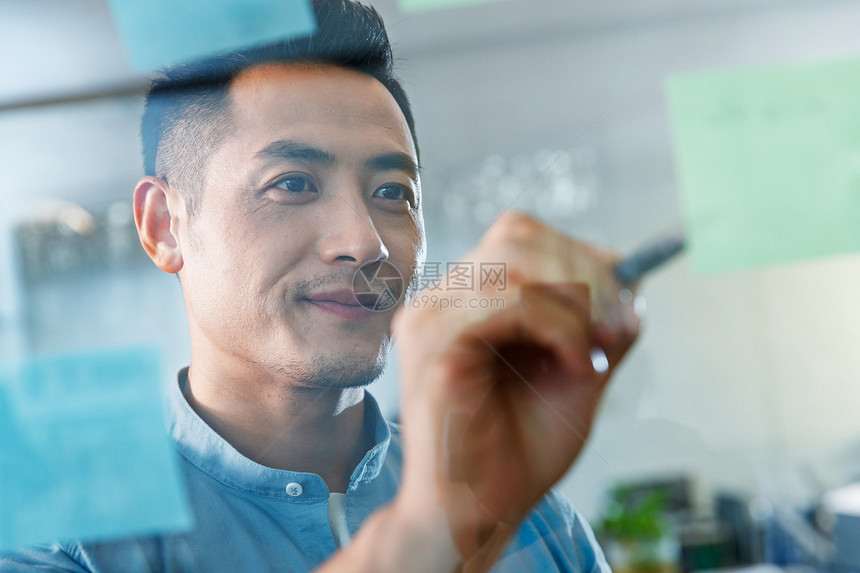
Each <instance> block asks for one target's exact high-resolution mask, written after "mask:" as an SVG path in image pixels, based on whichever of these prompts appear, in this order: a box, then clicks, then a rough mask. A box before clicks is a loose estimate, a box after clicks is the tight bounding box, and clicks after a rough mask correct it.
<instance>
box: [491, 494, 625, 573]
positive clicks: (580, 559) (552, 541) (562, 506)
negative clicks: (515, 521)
mask: <svg viewBox="0 0 860 573" xmlns="http://www.w3.org/2000/svg"><path fill="white" fill-rule="evenodd" d="M506 571H564V572H568V571H569V572H577V573H609V571H610V569H609V565H608V564H607V563H606V558H605V557H604V555H603V550H602V549H601V548H600V546H599V545H598V543H597V540H596V539H595V537H594V532H593V531H592V530H591V526H590V525H589V524H588V522H587V521H586V520H585V518H583V517H582V515H581V514H580V513H579V512H578V511H576V510H575V509H574V507H573V505H571V503H570V501H568V500H567V498H565V497H564V496H563V495H561V494H560V493H558V492H557V491H555V490H551V491H550V492H549V493H548V494H547V495H546V496H544V498H543V499H541V501H540V502H539V503H538V504H537V505H536V506H535V507H534V509H533V510H532V512H531V513H530V514H529V515H528V517H527V518H526V520H525V521H524V522H523V523H522V524H521V525H520V527H519V529H518V530H517V534H516V536H515V537H514V539H513V540H512V541H511V543H510V544H509V545H508V547H507V549H506V550H505V553H504V555H503V556H502V558H501V559H500V560H499V563H497V564H496V567H495V568H494V569H493V573H502V572H506Z"/></svg>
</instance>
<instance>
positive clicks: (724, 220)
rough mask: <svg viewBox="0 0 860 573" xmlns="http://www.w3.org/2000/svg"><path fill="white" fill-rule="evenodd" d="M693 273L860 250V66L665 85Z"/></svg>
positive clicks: (777, 70)
mask: <svg viewBox="0 0 860 573" xmlns="http://www.w3.org/2000/svg"><path fill="white" fill-rule="evenodd" d="M667 91H668V101H669V111H670V114H671V118H672V125H673V132H674V146H675V162H676V168H677V174H678V178H679V184H680V188H681V198H682V208H683V211H684V216H685V218H686V223H687V234H688V247H689V250H690V254H691V256H692V264H693V268H694V270H695V271H696V272H698V273H700V274H708V273H717V272H723V271H731V270H738V269H748V268H753V267H759V266H763V265H772V264H776V263H783V262H788V261H793V260H799V259H807V258H811V257H821V256H825V255H831V254H836V253H846V252H851V251H857V250H860V60H842V61H833V62H826V63H817V64H801V65H783V66H773V67H764V68H758V69H747V70H736V71H723V72H709V73H694V74H689V75H681V76H675V77H671V78H670V79H669V80H668V82H667Z"/></svg>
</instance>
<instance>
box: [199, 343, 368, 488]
mask: <svg viewBox="0 0 860 573" xmlns="http://www.w3.org/2000/svg"><path fill="white" fill-rule="evenodd" d="M200 364H201V362H200V361H197V362H195V360H194V357H193V356H192V360H191V366H190V367H189V369H188V383H187V384H186V387H185V397H186V399H187V400H188V403H189V404H190V405H191V407H192V408H193V409H194V410H195V411H196V412H197V414H198V415H199V416H200V417H201V418H202V419H203V420H204V421H205V422H206V423H207V424H208V425H209V426H210V427H211V428H212V429H213V430H215V432H217V433H218V434H219V435H220V436H221V437H223V438H224V439H225V440H227V441H228V442H229V443H230V444H231V445H232V446H233V447H234V448H236V450H237V451H239V453H241V454H242V455H244V456H245V457H247V458H249V459H251V460H253V461H255V462H257V463H259V464H262V465H264V466H268V467H272V468H276V469H285V470H291V471H299V472H310V473H315V474H317V475H319V476H320V477H322V478H323V480H325V482H326V484H327V485H328V487H329V489H330V490H331V491H334V492H346V488H347V486H348V485H349V477H350V475H351V474H352V471H353V470H354V469H355V467H356V465H358V463H359V462H360V461H361V459H362V458H363V457H364V454H365V453H366V452H367V450H368V449H369V448H370V447H371V446H372V443H371V442H372V437H371V436H370V435H369V433H368V432H367V431H365V430H364V389H363V388H308V387H300V386H298V385H296V384H295V383H294V382H293V381H292V380H290V379H289V378H288V377H286V376H283V375H273V373H271V372H268V371H262V372H261V371H255V369H254V368H253V367H248V366H245V367H243V368H241V369H239V370H238V371H233V372H230V371H229V370H228V371H225V370H224V369H219V368H217V367H216V368H212V367H211V366H210V368H208V369H207V368H206V367H205V366H204V367H201V366H200ZM202 364H209V365H211V364H213V362H210V361H203V362H202Z"/></svg>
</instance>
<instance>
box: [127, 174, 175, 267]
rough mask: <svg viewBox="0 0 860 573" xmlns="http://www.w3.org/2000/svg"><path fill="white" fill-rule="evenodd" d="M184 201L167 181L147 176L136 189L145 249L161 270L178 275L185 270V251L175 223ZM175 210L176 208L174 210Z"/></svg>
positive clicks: (136, 209) (136, 214) (137, 221)
mask: <svg viewBox="0 0 860 573" xmlns="http://www.w3.org/2000/svg"><path fill="white" fill-rule="evenodd" d="M180 204H181V201H180V200H179V197H177V196H176V192H175V191H174V190H173V189H171V188H170V185H168V184H167V181H165V180H164V179H161V178H159V177H151V176H146V177H144V178H143V179H141V180H140V181H138V182H137V186H136V187H135V188H134V223H135V225H137V234H138V236H140V243H141V244H142V245H143V250H145V251H146V254H147V255H149V258H150V259H152V262H154V263H155V264H156V266H157V267H158V268H160V269H161V270H163V271H165V272H168V273H178V272H179V270H180V269H181V268H182V251H181V249H180V247H179V238H178V237H177V236H176V229H174V228H172V227H171V220H172V219H173V216H174V215H177V213H171V210H174V211H175V210H177V209H179V205H180ZM171 207H172V209H171Z"/></svg>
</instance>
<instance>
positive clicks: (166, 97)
mask: <svg viewBox="0 0 860 573" xmlns="http://www.w3.org/2000/svg"><path fill="white" fill-rule="evenodd" d="M312 6H313V11H314V15H315V16H316V23H317V27H316V30H315V31H314V32H313V33H312V34H311V35H309V36H304V37H301V38H294V39H289V40H285V41H280V42H275V43H271V44H265V45H260V46H254V47H252V48H249V49H245V50H241V51H237V52H232V53H229V54H223V55H218V56H216V57H212V58H208V59H205V60H201V61H197V62H194V63H190V64H185V65H181V66H177V67H174V68H171V69H167V70H163V71H162V72H161V74H160V75H159V77H157V78H156V79H154V80H153V82H152V85H151V86H150V89H149V91H148V92H147V95H146V105H145V108H144V112H143V119H142V121H141V140H142V143H143V167H144V172H145V173H146V175H153V176H157V177H162V178H164V179H165V180H167V181H169V182H170V184H171V185H173V186H176V187H177V188H178V189H179V190H180V192H181V193H182V194H183V196H184V198H185V202H186V205H187V208H188V213H189V216H193V214H194V213H195V212H196V210H197V206H198V204H199V201H198V200H199V195H200V192H201V191H202V189H203V187H204V186H205V181H204V179H203V175H204V173H205V172H206V171H205V168H206V165H207V162H208V160H209V158H210V157H211V156H212V154H213V153H214V152H215V151H217V149H218V147H219V145H220V142H222V141H224V139H225V138H227V137H228V136H229V135H230V133H231V132H232V129H233V125H232V116H231V113H230V103H231V102H230V97H229V92H230V86H231V85H232V83H233V80H235V78H236V77H237V76H239V75H240V74H241V73H242V72H244V71H246V70H248V69H251V68H253V67H256V66H261V65H265V64H329V65H335V66H340V67H343V68H346V69H349V70H353V71H357V72H361V73H364V74H367V75H370V76H372V77H374V78H376V80H378V81H379V82H380V83H381V84H382V85H384V86H385V87H386V89H388V91H389V92H390V93H391V95H392V96H393V97H394V100H395V101H396V102H397V105H398V106H399V107H400V110H401V111H402V112H403V115H404V117H405V118H406V123H407V125H408V126H409V131H410V133H411V135H412V140H413V142H414V144H415V149H416V153H417V150H418V140H417V139H416V137H415V121H414V119H413V116H412V111H411V109H410V106H409V100H408V99H407V97H406V92H405V91H404V90H403V88H402V87H401V85H400V83H399V82H398V81H397V79H396V78H395V76H394V59H393V56H392V53H391V44H390V43H389V41H388V34H387V33H386V31H385V25H384V24H383V22H382V18H381V17H380V16H379V14H378V13H377V12H376V10H375V9H374V8H372V7H368V6H364V5H362V4H359V3H358V2H353V1H351V0H313V1H312Z"/></svg>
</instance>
